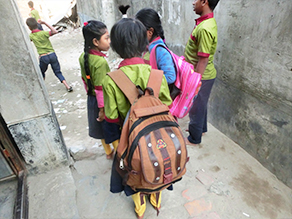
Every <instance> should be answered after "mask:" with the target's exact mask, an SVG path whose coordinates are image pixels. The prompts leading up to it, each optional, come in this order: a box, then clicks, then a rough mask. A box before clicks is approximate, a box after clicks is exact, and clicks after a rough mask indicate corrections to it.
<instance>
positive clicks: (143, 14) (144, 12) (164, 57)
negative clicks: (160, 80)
mask: <svg viewBox="0 0 292 219" xmlns="http://www.w3.org/2000/svg"><path fill="white" fill-rule="evenodd" d="M135 17H136V19H138V20H139V21H141V22H142V23H143V24H144V26H145V27H146V29H147V38H148V41H149V43H150V45H149V47H148V50H149V52H150V53H151V52H152V49H153V47H154V46H156V45H163V46H165V47H166V45H165V43H164V31H163V28H162V26H161V21H160V18H159V15H158V13H157V12H156V11H155V10H153V9H151V8H143V9H141V10H140V11H138V13H137V14H136V16H135ZM155 52H156V63H157V67H158V69H159V70H163V72H164V75H165V78H166V80H167V83H168V86H169V90H170V93H172V91H173V87H174V86H173V83H174V82H175V80H176V70H175V64H174V63H173V60H172V57H171V55H170V53H169V52H168V51H167V49H165V48H164V47H161V46H159V47H157V48H156V51H155ZM144 58H145V59H149V58H147V56H144ZM150 64H151V63H150Z"/></svg>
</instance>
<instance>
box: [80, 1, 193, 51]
mask: <svg viewBox="0 0 292 219" xmlns="http://www.w3.org/2000/svg"><path fill="white" fill-rule="evenodd" d="M97 2H98V3H97ZM127 4H129V5H131V8H129V10H128V13H127V14H128V17H134V16H135V14H136V13H137V12H138V11H139V10H140V9H142V8H144V7H150V8H153V9H155V10H156V11H157V12H158V13H159V14H160V16H161V21H162V25H163V28H164V34H165V37H166V43H167V45H168V46H169V47H170V48H171V49H172V50H173V51H174V52H176V53H178V54H180V55H182V54H183V51H184V46H185V44H186V42H187V40H188V37H189V35H190V33H191V31H192V29H193V27H194V18H195V17H196V15H195V14H194V12H193V11H192V0H184V1H180V0H148V1H141V0H99V1H97V0H77V8H78V14H79V16H80V20H81V23H83V22H84V21H87V20H89V19H97V20H100V21H102V22H104V23H105V24H106V25H107V26H108V29H109V30H110V29H111V27H112V26H113V24H114V23H115V22H116V21H118V20H119V19H121V18H122V14H121V13H120V11H119V10H118V6H119V5H127Z"/></svg>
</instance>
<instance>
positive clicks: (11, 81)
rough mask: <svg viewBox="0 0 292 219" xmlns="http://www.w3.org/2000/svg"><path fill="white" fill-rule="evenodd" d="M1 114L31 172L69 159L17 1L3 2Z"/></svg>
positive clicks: (49, 167) (39, 170)
mask: <svg viewBox="0 0 292 219" xmlns="http://www.w3.org/2000/svg"><path fill="white" fill-rule="evenodd" d="M1 4H2V7H1V8H0V13H1V15H2V18H3V19H4V18H5V22H4V21H3V22H2V23H3V24H2V25H1V27H0V37H1V40H0V56H1V59H0V77H1V86H0V112H1V114H2V116H3V118H4V119H5V121H6V123H7V125H8V128H9V130H10V132H11V134H12V136H13V137H14V140H15V142H16V143H17V146H18V147H19V149H20V151H21V153H22V155H23V157H24V159H25V162H26V164H27V167H28V169H29V170H30V171H31V172H35V173H36V172H43V171H46V170H48V169H51V168H54V167H55V166H58V165H60V164H62V163H66V162H67V160H68V157H67V154H68V153H67V150H66V146H65V144H64V141H63V137H62V134H61V132H60V129H59V125H58V122H57V119H56V117H55V115H54V113H53V110H52V106H51V103H50V100H49V98H48V95H47V92H46V89H45V86H44V83H43V79H42V76H41V73H40V70H39V66H38V61H37V60H36V58H35V55H34V51H33V48H32V44H31V42H30V40H29V38H28V34H27V30H26V29H25V27H24V23H23V21H22V20H20V16H19V11H18V8H17V6H16V3H15V1H14V0H9V1H4V0H1Z"/></svg>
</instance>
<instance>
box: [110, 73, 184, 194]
mask: <svg viewBox="0 0 292 219" xmlns="http://www.w3.org/2000/svg"><path fill="white" fill-rule="evenodd" d="M108 75H109V76H110V77H111V78H112V79H113V81H114V82H115V83H116V84H117V86H118V87H119V88H120V89H121V90H122V92H123V93H124V94H125V96H126V97H127V98H128V100H129V101H130V103H131V105H132V106H131V108H130V110H129V112H128V115H127V118H126V120H125V122H124V126H123V128H122V134H121V138H120V143H119V146H118V148H117V153H116V158H115V159H117V162H115V163H117V165H116V169H117V171H118V172H119V174H120V175H121V176H122V177H123V182H124V185H128V186H130V187H131V188H132V189H133V190H134V191H137V192H143V193H148V194H149V193H155V192H158V191H161V190H163V189H165V188H167V187H168V186H170V185H171V184H173V183H175V182H177V181H179V180H181V178H182V176H183V175H184V174H185V172H186V163H187V161H188V156H187V149H186V144H185V140H184V137H183V135H182V132H181V129H180V127H179V125H178V123H177V121H176V120H175V119H174V117H173V116H172V115H171V114H170V112H169V108H168V106H167V105H165V104H163V103H162V102H161V101H160V99H159V98H158V96H159V91H160V85H161V82H162V77H163V71H160V70H152V71H151V74H150V77H149V79H148V84H147V88H146V89H145V90H142V89H141V87H139V86H137V87H136V86H135V85H134V84H133V82H132V81H131V80H130V79H129V78H128V77H127V76H126V74H124V72H122V71H121V70H117V71H114V72H110V73H108Z"/></svg>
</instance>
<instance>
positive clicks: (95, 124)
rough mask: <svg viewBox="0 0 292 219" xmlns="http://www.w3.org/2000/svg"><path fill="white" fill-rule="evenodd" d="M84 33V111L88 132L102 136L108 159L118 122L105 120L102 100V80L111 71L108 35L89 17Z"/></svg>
mask: <svg viewBox="0 0 292 219" xmlns="http://www.w3.org/2000/svg"><path fill="white" fill-rule="evenodd" d="M82 32H83V37H84V53H82V54H81V56H80V58H79V63H80V67H81V74H82V80H83V82H84V86H85V90H86V92H87V95H88V96H87V114H88V126H89V136H90V137H92V138H95V139H101V142H102V145H103V147H104V150H105V153H106V158H107V159H111V158H112V155H113V152H114V150H112V149H111V146H110V145H109V144H110V143H112V144H113V146H114V149H116V148H117V146H118V143H119V139H120V126H118V125H117V124H110V123H108V122H106V121H105V120H104V101H103V92H102V86H101V85H102V80H103V78H104V77H105V75H106V73H108V72H110V68H109V65H108V63H107V61H106V60H105V58H104V57H105V54H104V53H102V52H101V51H108V50H109V48H110V37H109V33H108V30H107V27H106V25H105V24H103V23H102V22H99V21H95V20H91V21H88V22H85V23H84V26H83V28H82Z"/></svg>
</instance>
